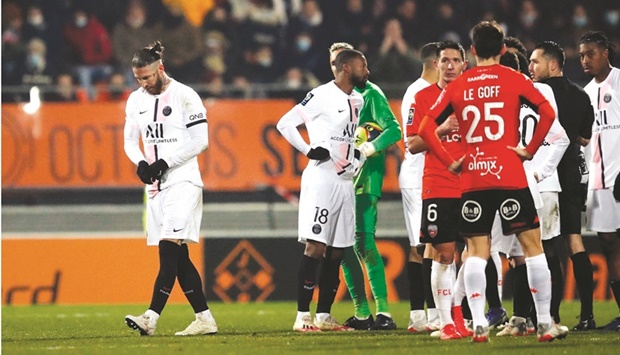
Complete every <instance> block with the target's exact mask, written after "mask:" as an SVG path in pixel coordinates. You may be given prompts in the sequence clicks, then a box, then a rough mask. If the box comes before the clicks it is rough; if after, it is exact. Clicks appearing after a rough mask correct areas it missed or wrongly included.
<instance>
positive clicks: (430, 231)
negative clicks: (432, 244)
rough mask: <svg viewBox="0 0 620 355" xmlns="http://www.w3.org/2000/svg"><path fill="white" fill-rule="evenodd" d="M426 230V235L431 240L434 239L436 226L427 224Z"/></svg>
mask: <svg viewBox="0 0 620 355" xmlns="http://www.w3.org/2000/svg"><path fill="white" fill-rule="evenodd" d="M426 230H427V231H428V235H429V236H430V237H431V238H435V237H436V236H437V225H436V224H429V225H428V228H427V229H426Z"/></svg>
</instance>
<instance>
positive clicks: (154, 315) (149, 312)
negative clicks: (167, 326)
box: [144, 309, 159, 322]
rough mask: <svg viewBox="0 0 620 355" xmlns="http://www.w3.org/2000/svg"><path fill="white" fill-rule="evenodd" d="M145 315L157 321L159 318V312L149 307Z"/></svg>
mask: <svg viewBox="0 0 620 355" xmlns="http://www.w3.org/2000/svg"><path fill="white" fill-rule="evenodd" d="M144 315H145V316H147V317H149V318H150V319H152V320H154V321H156V322H157V320H158V319H159V314H157V312H155V311H154V310H152V309H147V310H146V312H144Z"/></svg>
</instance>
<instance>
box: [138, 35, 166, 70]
mask: <svg viewBox="0 0 620 355" xmlns="http://www.w3.org/2000/svg"><path fill="white" fill-rule="evenodd" d="M163 59H164V46H162V44H161V42H160V41H155V42H153V43H151V44H149V45H148V46H146V47H144V48H140V49H138V50H137V51H136V53H134V55H133V59H132V60H131V66H132V67H134V68H144V67H146V66H147V65H150V64H151V63H154V62H156V61H158V60H163Z"/></svg>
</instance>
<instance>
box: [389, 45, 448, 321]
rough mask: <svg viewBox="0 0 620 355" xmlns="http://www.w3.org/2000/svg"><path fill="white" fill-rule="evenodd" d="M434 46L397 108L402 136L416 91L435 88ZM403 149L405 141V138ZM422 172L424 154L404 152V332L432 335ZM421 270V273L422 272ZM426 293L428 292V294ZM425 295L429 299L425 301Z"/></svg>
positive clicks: (401, 182) (423, 57)
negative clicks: (422, 232) (406, 290)
mask: <svg viewBox="0 0 620 355" xmlns="http://www.w3.org/2000/svg"><path fill="white" fill-rule="evenodd" d="M437 46H438V43H437V42H431V43H427V44H425V45H424V46H423V47H422V48H421V49H420V59H421V60H422V74H421V75H420V77H419V78H418V79H417V80H416V81H414V82H413V83H412V84H411V85H409V87H408V88H407V90H406V91H405V95H404V96H403V100H402V103H401V106H400V113H401V119H402V121H403V122H402V124H403V132H406V129H407V125H411V124H412V123H413V112H410V110H411V104H413V102H414V98H415V95H416V94H417V93H418V91H420V90H422V89H424V88H426V87H427V86H429V85H431V84H434V83H436V82H437V80H439V70H438V69H437V67H435V65H434V62H435V60H436V59H437ZM404 139H405V146H407V137H406V135H405V137H404ZM423 171H424V153H423V152H422V153H417V154H411V153H410V152H409V150H408V149H405V159H404V160H403V162H402V164H401V166H400V174H399V175H398V185H399V187H400V192H401V195H402V199H403V212H404V214H405V226H406V227H407V235H408V236H409V246H410V249H409V259H408V262H407V278H408V280H409V303H410V311H409V325H408V327H407V330H408V331H410V332H414V333H415V332H420V331H424V330H428V331H434V330H438V329H439V327H440V323H439V314H438V313H437V310H436V309H435V302H434V300H433V294H432V290H431V284H430V280H431V264H432V262H433V256H432V255H431V254H430V253H431V251H432V248H430V247H429V248H425V249H424V259H426V260H425V261H424V264H425V265H424V266H423V264H422V263H423V258H422V255H420V253H419V252H418V249H422V247H423V246H424V244H421V243H420V227H421V224H422V173H423ZM423 268H424V271H423ZM427 290H428V292H427ZM426 294H428V296H429V297H426ZM425 299H426V302H427V304H426V305H427V310H428V322H427V316H426V314H425V313H424V301H425Z"/></svg>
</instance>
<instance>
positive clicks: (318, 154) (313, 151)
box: [306, 147, 329, 160]
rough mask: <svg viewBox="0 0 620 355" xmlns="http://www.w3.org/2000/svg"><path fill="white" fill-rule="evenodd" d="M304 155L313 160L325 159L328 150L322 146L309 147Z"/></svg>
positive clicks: (327, 156)
mask: <svg viewBox="0 0 620 355" xmlns="http://www.w3.org/2000/svg"><path fill="white" fill-rule="evenodd" d="M306 156H307V157H308V158H310V159H313V160H325V159H327V158H329V150H327V149H325V148H323V147H316V148H310V151H309V152H308V154H306Z"/></svg>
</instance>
